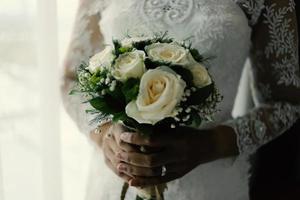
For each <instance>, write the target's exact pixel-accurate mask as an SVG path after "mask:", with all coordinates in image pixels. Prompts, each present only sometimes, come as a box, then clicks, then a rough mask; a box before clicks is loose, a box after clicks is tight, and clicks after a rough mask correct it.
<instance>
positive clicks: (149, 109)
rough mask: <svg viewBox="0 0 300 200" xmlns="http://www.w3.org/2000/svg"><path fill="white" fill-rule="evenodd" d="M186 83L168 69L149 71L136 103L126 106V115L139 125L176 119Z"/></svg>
mask: <svg viewBox="0 0 300 200" xmlns="http://www.w3.org/2000/svg"><path fill="white" fill-rule="evenodd" d="M185 87H186V83H185V82H184V81H183V80H182V79H181V78H180V76H178V75H177V74H176V73H175V72H174V71H172V70H171V69H170V68H168V67H161V68H156V69H153V70H148V71H147V72H146V73H145V74H144V75H143V77H142V79H141V83H140V89H139V94H138V97H137V100H136V101H132V102H130V103H129V104H128V105H127V106H126V114H127V115H128V116H129V117H131V118H133V119H135V120H136V121H137V122H139V123H146V124H152V125H154V124H156V123H157V122H159V121H161V120H163V119H165V118H167V117H175V116H176V115H177V114H178V112H177V110H176V105H178V103H179V102H180V101H181V99H182V96H183V94H184V89H185Z"/></svg>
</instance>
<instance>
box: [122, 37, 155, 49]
mask: <svg viewBox="0 0 300 200" xmlns="http://www.w3.org/2000/svg"><path fill="white" fill-rule="evenodd" d="M149 39H151V38H148V37H132V38H125V39H123V40H122V41H121V45H122V47H129V48H130V47H132V44H133V43H135V42H142V41H145V40H149Z"/></svg>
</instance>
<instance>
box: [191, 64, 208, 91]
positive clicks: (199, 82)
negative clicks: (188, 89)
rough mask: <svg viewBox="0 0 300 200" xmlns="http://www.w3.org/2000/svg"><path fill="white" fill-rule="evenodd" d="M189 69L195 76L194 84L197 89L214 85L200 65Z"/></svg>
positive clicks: (194, 65)
mask: <svg viewBox="0 0 300 200" xmlns="http://www.w3.org/2000/svg"><path fill="white" fill-rule="evenodd" d="M187 68H188V69H189V70H191V72H192V74H193V82H194V84H195V86H196V87H197V88H202V87H205V86H208V85H210V84H211V83H212V80H211V77H210V75H209V73H208V71H207V70H206V68H205V67H204V66H203V65H201V64H200V63H195V64H193V65H191V66H188V67H187Z"/></svg>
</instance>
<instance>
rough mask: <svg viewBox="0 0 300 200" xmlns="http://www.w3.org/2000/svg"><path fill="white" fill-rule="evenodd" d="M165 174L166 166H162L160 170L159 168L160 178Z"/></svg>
mask: <svg viewBox="0 0 300 200" xmlns="http://www.w3.org/2000/svg"><path fill="white" fill-rule="evenodd" d="M166 173H167V168H166V166H165V165H164V166H162V168H161V176H165V175H166Z"/></svg>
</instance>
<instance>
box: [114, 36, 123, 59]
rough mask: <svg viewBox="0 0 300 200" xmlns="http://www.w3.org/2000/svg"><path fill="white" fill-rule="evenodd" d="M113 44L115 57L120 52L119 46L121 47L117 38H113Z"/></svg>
mask: <svg viewBox="0 0 300 200" xmlns="http://www.w3.org/2000/svg"><path fill="white" fill-rule="evenodd" d="M113 45H114V48H115V55H116V57H119V55H120V54H122V52H120V48H121V47H122V45H121V42H120V41H119V40H113Z"/></svg>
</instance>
